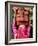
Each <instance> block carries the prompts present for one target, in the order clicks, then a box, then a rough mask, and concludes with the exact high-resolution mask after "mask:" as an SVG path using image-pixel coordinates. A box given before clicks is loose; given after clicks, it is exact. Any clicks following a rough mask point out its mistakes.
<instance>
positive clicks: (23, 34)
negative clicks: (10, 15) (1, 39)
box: [12, 7, 32, 39]
mask: <svg viewBox="0 0 38 46" xmlns="http://www.w3.org/2000/svg"><path fill="white" fill-rule="evenodd" d="M13 10H14V19H13V23H12V29H13V33H14V38H16V39H20V38H29V37H32V34H31V33H32V32H31V31H32V28H31V26H30V18H29V16H30V13H31V12H32V10H31V8H28V7H13Z"/></svg>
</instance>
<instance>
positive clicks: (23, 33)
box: [12, 19, 30, 39]
mask: <svg viewBox="0 0 38 46" xmlns="http://www.w3.org/2000/svg"><path fill="white" fill-rule="evenodd" d="M12 29H13V32H14V38H15V39H20V38H29V35H30V25H29V26H28V27H27V28H24V29H22V28H18V30H17V29H16V26H15V19H14V20H13V24H12Z"/></svg>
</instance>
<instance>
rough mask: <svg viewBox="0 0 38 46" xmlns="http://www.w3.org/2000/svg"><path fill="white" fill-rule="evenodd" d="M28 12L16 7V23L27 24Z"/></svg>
mask: <svg viewBox="0 0 38 46" xmlns="http://www.w3.org/2000/svg"><path fill="white" fill-rule="evenodd" d="M28 14H29V12H28V11H26V10H25V11H24V10H23V9H22V10H21V9H18V11H17V14H16V22H17V25H21V24H24V25H27V24H28Z"/></svg>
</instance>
